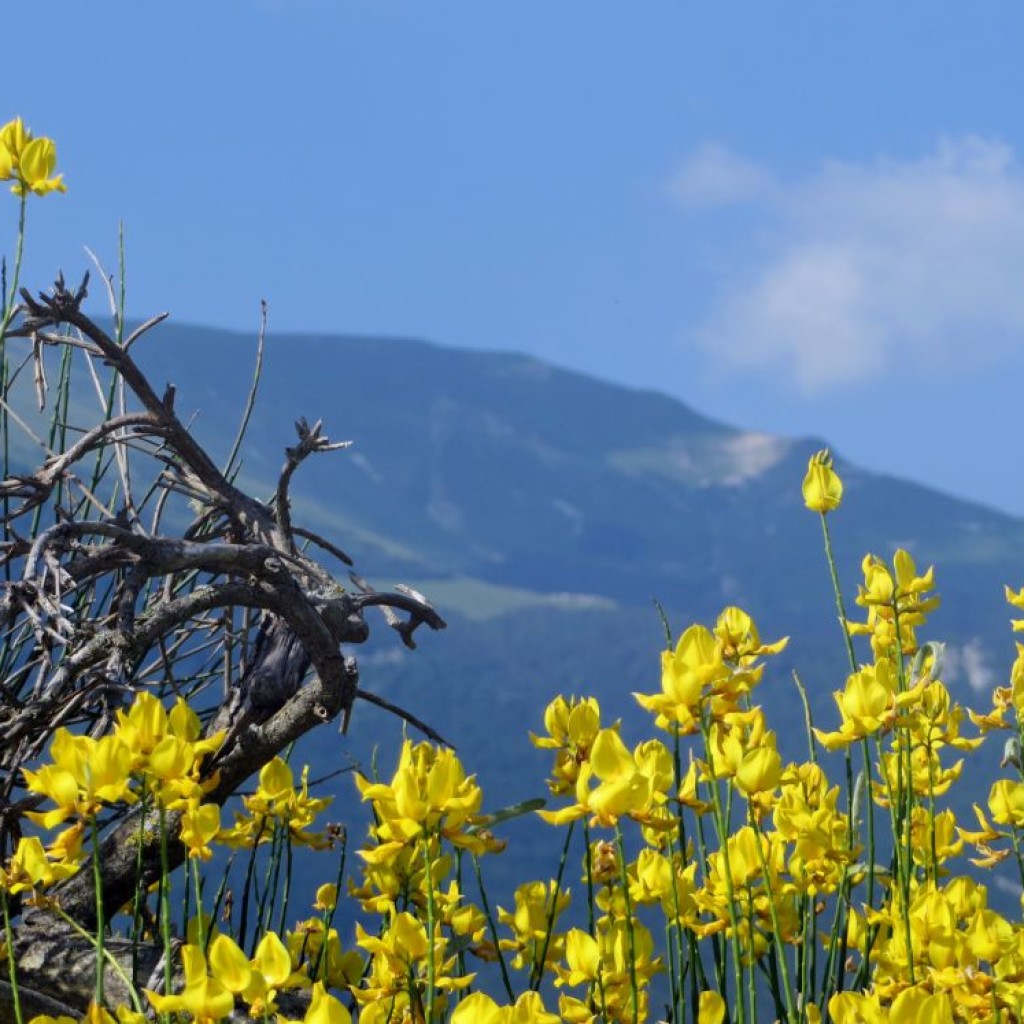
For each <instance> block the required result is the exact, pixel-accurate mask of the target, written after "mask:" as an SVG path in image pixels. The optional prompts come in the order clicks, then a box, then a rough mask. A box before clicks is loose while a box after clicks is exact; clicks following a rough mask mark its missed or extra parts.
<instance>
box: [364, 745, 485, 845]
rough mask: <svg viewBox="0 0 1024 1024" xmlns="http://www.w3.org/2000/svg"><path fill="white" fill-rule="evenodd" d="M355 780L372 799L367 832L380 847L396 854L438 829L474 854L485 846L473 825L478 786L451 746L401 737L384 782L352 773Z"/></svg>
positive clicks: (366, 797) (480, 794) (478, 801)
mask: <svg viewBox="0 0 1024 1024" xmlns="http://www.w3.org/2000/svg"><path fill="white" fill-rule="evenodd" d="M355 781H356V786H357V787H358V788H359V792H360V794H361V795H362V798H363V800H364V801H366V800H369V801H372V802H373V806H374V811H375V813H376V816H377V820H378V824H377V825H376V826H374V829H373V831H374V834H375V836H376V838H377V840H378V841H379V843H380V844H381V847H382V849H383V850H384V851H389V853H393V854H396V855H397V853H398V851H399V850H400V849H401V848H402V847H403V846H404V845H407V844H414V843H415V842H416V841H417V840H418V839H419V838H420V837H421V836H423V835H433V834H436V833H438V832H439V833H440V834H441V835H443V836H444V837H445V838H446V839H447V840H448V841H449V842H451V843H453V844H454V845H456V846H459V847H462V848H464V849H468V850H471V851H472V852H474V853H482V852H484V851H486V850H488V849H490V846H489V845H488V839H487V837H486V836H485V835H483V834H481V833H479V832H477V831H476V830H475V829H474V828H473V826H474V825H475V824H476V823H477V821H478V820H479V819H478V816H477V814H478V812H479V810H480V804H481V803H482V801H483V791H482V790H481V789H480V787H479V786H478V785H477V784H476V776H474V775H469V776H467V775H466V772H465V769H464V768H463V767H462V763H461V762H460V761H459V759H458V757H456V755H455V752H454V751H453V750H449V749H447V748H438V747H434V746H432V745H431V744H429V743H418V744H415V745H414V744H413V743H412V742H411V741H409V740H406V741H405V743H404V745H403V746H402V753H401V756H400V758H399V761H398V769H397V771H396V772H395V774H394V776H393V777H392V779H391V781H390V782H387V783H383V782H377V783H372V782H370V781H369V780H368V779H366V778H365V777H364V776H362V775H358V774H357V775H356V777H355Z"/></svg>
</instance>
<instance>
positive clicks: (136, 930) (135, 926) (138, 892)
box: [132, 784, 149, 985]
mask: <svg viewBox="0 0 1024 1024" xmlns="http://www.w3.org/2000/svg"><path fill="white" fill-rule="evenodd" d="M148 810H149V789H148V787H147V786H146V785H145V784H143V786H142V797H141V802H140V804H139V842H138V845H137V846H136V849H135V893H134V895H133V896H132V985H137V984H138V983H139V939H140V938H141V937H142V907H143V902H144V900H145V898H146V892H145V889H144V888H143V886H142V853H143V850H144V849H145V843H146V812H147V811H148Z"/></svg>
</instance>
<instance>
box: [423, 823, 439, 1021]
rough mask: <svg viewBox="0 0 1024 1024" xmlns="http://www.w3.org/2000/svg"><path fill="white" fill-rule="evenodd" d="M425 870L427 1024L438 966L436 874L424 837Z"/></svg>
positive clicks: (431, 1011) (426, 838)
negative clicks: (436, 961) (435, 961)
mask: <svg viewBox="0 0 1024 1024" xmlns="http://www.w3.org/2000/svg"><path fill="white" fill-rule="evenodd" d="M423 870H424V882H425V883H426V887H427V1006H426V1011H427V1024H432V1022H433V1020H434V998H435V995H436V984H437V977H436V966H435V964H434V919H435V914H436V908H435V906H434V873H433V865H432V864H431V861H430V836H429V835H427V836H424V841H423Z"/></svg>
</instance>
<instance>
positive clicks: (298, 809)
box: [218, 757, 334, 850]
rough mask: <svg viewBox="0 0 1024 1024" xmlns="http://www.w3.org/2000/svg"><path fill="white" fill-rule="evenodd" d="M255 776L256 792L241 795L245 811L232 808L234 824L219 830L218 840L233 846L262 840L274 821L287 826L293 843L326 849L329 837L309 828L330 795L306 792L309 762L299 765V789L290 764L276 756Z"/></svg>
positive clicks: (268, 835)
mask: <svg viewBox="0 0 1024 1024" xmlns="http://www.w3.org/2000/svg"><path fill="white" fill-rule="evenodd" d="M259 778H260V781H259V786H258V787H257V789H256V792H255V793H253V795H252V796H247V797H243V798H242V804H243V805H244V807H245V810H246V813H245V814H240V813H239V812H237V811H236V812H235V824H234V825H233V826H232V827H231V828H230V829H225V830H224V831H222V832H221V833H220V834H219V836H218V839H219V841H220V842H222V843H224V844H225V845H227V846H237V847H251V846H253V845H256V844H259V843H266V842H269V841H270V840H271V838H272V837H273V827H272V826H273V825H274V824H275V823H276V824H277V825H279V826H280V827H282V828H287V829H288V831H289V833H290V837H291V841H292V842H293V843H297V844H299V845H302V846H308V847H310V848H312V849H314V850H322V849H326V848H327V847H328V846H329V845H330V840H329V839H328V838H327V837H326V836H325V835H324V834H323V833H320V832H311V831H310V826H311V825H312V824H313V822H314V820H315V819H316V816H317V815H318V814H319V813H320V812H321V811H322V810H324V808H326V807H328V806H329V805H330V804H331V801H332V800H333V799H334V798H333V797H311V796H310V795H309V765H306V766H304V767H303V769H302V784H301V786H300V787H299V789H296V788H295V781H294V778H293V776H292V770H291V768H290V767H289V766H288V764H287V763H286V762H285V761H284V760H283V759H282V758H280V757H275V758H274V759H273V760H272V761H269V762H267V764H265V765H264V766H263V767H262V768H261V769H260V776H259Z"/></svg>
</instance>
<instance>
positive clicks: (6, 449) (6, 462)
mask: <svg viewBox="0 0 1024 1024" xmlns="http://www.w3.org/2000/svg"><path fill="white" fill-rule="evenodd" d="M19 199H20V202H19V205H18V238H17V241H16V242H15V243H14V273H13V275H12V277H11V287H10V290H9V291H7V292H5V293H4V295H3V296H2V299H3V313H2V316H0V398H3V399H4V400H5V401H6V399H7V388H8V379H7V344H6V342H7V331H8V328H9V327H10V326H11V321H12V320H13V319H14V300H15V299H16V298H17V296H18V284H19V281H20V278H21V261H22V256H23V255H24V252H25V211H26V208H27V200H28V196H27V195H22V196H20V197H19ZM5 271H6V266H5ZM4 279H5V281H6V273H5V274H4ZM0 438H2V440H3V474H4V477H6V476H7V475H8V473H9V472H10V469H11V432H10V430H9V429H8V423H7V411H6V409H4V410H0ZM2 508H3V518H4V521H5V522H6V520H7V515H8V513H9V512H10V499H9V497H8V496H7V495H4V498H3V506H2ZM6 535H7V533H6V530H5V531H4V536H5V538H6ZM4 576H5V578H6V579H7V580H8V581H10V579H11V561H10V559H8V560H7V561H6V562H5V563H4Z"/></svg>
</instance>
